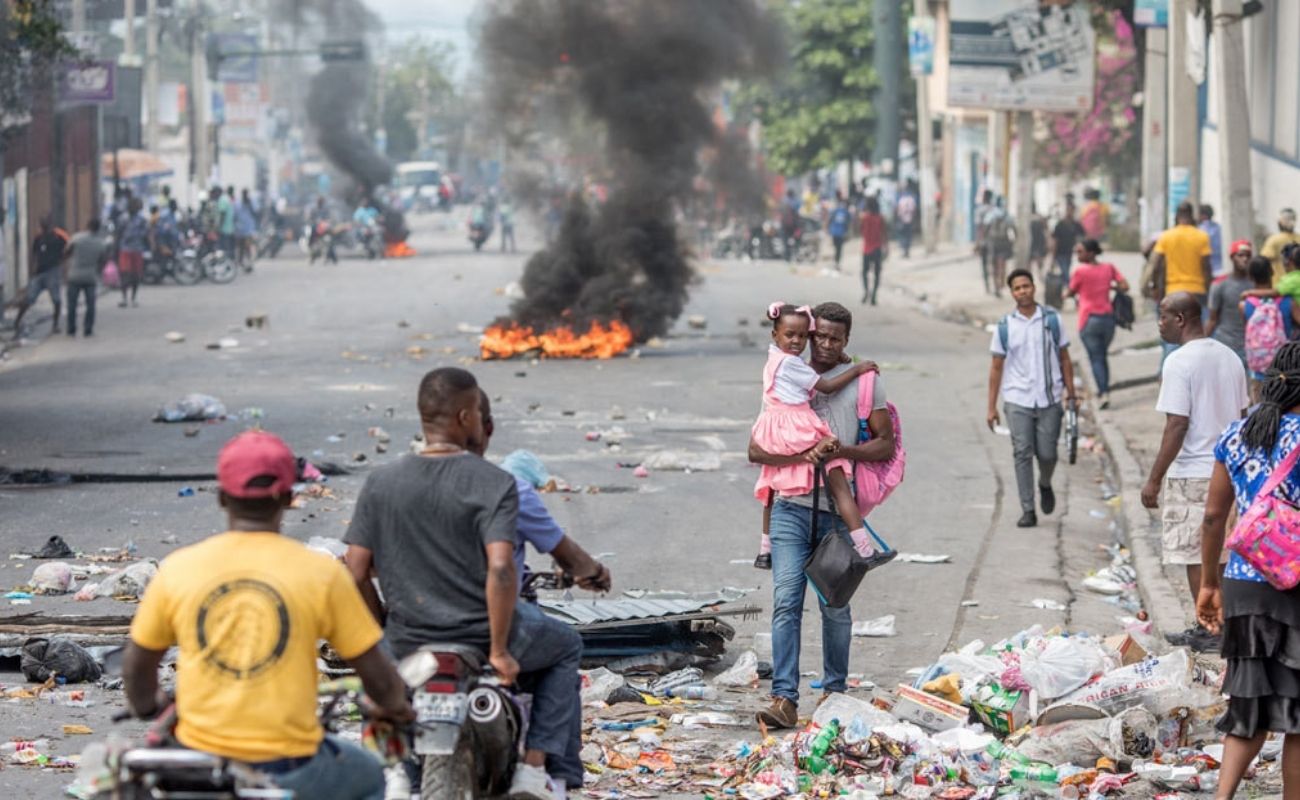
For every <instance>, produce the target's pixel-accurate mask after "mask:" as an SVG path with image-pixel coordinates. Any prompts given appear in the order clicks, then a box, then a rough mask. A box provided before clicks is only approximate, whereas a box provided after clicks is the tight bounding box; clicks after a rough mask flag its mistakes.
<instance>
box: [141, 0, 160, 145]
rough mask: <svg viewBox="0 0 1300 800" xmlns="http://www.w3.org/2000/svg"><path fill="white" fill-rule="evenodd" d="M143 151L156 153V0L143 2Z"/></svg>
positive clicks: (157, 143)
mask: <svg viewBox="0 0 1300 800" xmlns="http://www.w3.org/2000/svg"><path fill="white" fill-rule="evenodd" d="M144 104H145V129H144V142H145V145H144V146H145V149H146V150H148V151H149V152H151V153H155V152H157V151H158V145H159V141H158V0H145V12H144Z"/></svg>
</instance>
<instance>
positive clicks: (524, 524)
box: [472, 389, 611, 789]
mask: <svg viewBox="0 0 1300 800" xmlns="http://www.w3.org/2000/svg"><path fill="white" fill-rule="evenodd" d="M479 405H480V407H481V408H482V410H483V440H482V442H481V446H480V447H475V448H472V449H473V451H474V452H475V453H477V454H478V455H479V456H480V457H482V456H483V454H484V453H486V452H487V448H488V444H489V443H490V442H491V441H492V434H493V432H494V431H495V430H496V423H495V422H494V421H493V419H492V402H491V401H490V400H489V399H488V396H487V392H485V391H483V390H482V389H480V390H479ZM514 479H515V488H516V489H517V490H518V492H519V522H518V524H517V525H516V526H515V571H516V572H517V573H518V574H519V581H520V584H521V585H522V583H523V579H524V574H525V572H527V566H526V565H525V563H524V557H525V552H526V551H525V549H524V548H525V545H532V546H533V549H534V550H536V551H537V552H539V553H544V554H550V556H551V557H552V558H553V559H555V563H556V564H557V565H558V566H559V567H560V570H561V571H562V572H563V574H564V575H565V576H567V577H569V578H571V579H572V580H573V582H574V583H576V584H577V585H578V586H579V587H580V588H582V589H587V590H589V591H593V592H608V591H609V587H610V582H611V581H610V575H609V569H608V568H607V567H606V566H605V565H604V564H602V563H600V562H599V561H597V560H596V559H594V558H592V557H591V556H590V555H589V554H588V553H587V551H586V550H584V549H582V546H581V545H579V544H578V543H577V542H575V541H573V540H572V539H570V538H569V537H568V536H567V535H565V533H564V529H563V528H561V527H560V526H559V524H558V523H556V521H555V519H554V518H553V517H551V512H549V511H547V510H546V505H545V504H544V503H543V502H542V498H541V496H540V495H539V494H538V493H537V489H536V488H535V487H534V486H533V484H532V483H530V482H529V481H528V480H526V479H525V478H522V477H520V476H519V475H514ZM516 608H517V610H516V613H523V614H529V615H530V616H532V615H533V614H535V613H537V614H540V619H538V620H537V621H536V624H537V625H539V626H541V627H542V628H543V629H545V630H547V631H548V633H547V634H546V635H547V636H558V637H565V636H570V635H572V629H571V628H569V626H568V625H565V624H564V623H562V622H559V621H557V620H554V619H551V618H550V617H548V616H546V615H545V614H541V613H540V612H538V610H537V609H536V608H534V607H532V606H530V605H529V604H527V603H524V604H521V605H519V606H517V607H516ZM573 680H574V685H575V686H577V687H579V688H578V690H577V693H575V694H574V697H573V701H574V702H575V703H578V704H579V709H578V713H576V714H575V715H574V716H573V720H572V721H573V725H572V728H571V730H570V731H569V732H568V742H567V746H566V748H565V751H564V755H563V756H562V757H550V756H548V757H547V759H546V771H547V772H548V773H550V775H551V777H552V778H554V779H555V780H556V781H564V783H565V785H567V786H568V787H569V788H570V789H580V788H582V773H583V770H582V759H581V757H580V756H579V751H580V750H582V709H581V696H580V695H581V679H580V678H579V677H578V674H577V672H574V675H573Z"/></svg>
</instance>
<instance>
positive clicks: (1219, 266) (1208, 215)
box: [1196, 203, 1224, 278]
mask: <svg viewBox="0 0 1300 800" xmlns="http://www.w3.org/2000/svg"><path fill="white" fill-rule="evenodd" d="M1196 227H1198V228H1200V229H1201V230H1203V231H1205V235H1206V236H1208V237H1210V274H1211V275H1212V276H1213V277H1216V278H1217V277H1218V276H1220V275H1222V274H1223V273H1224V265H1223V226H1222V225H1220V224H1219V223H1218V222H1216V221H1215V220H1214V207H1213V206H1211V205H1209V204H1208V203H1201V205H1200V206H1199V207H1198V208H1197V209H1196Z"/></svg>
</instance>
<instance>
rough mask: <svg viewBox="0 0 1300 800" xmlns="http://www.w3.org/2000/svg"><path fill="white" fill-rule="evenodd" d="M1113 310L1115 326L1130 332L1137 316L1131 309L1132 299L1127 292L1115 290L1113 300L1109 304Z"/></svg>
mask: <svg viewBox="0 0 1300 800" xmlns="http://www.w3.org/2000/svg"><path fill="white" fill-rule="evenodd" d="M1111 306H1112V307H1113V308H1114V310H1115V324H1116V325H1118V326H1119V327H1121V328H1123V329H1124V330H1126V331H1128V330H1132V329H1133V323H1134V321H1135V320H1136V319H1137V314H1136V313H1135V309H1134V308H1133V298H1132V297H1130V296H1129V294H1128V292H1121V291H1120V290H1118V289H1116V290H1115V299H1114V300H1113V301H1112V302H1111Z"/></svg>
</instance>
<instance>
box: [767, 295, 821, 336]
mask: <svg viewBox="0 0 1300 800" xmlns="http://www.w3.org/2000/svg"><path fill="white" fill-rule="evenodd" d="M788 305H789V303H785V302H782V301H780V300H778V301H776V302H775V303H772V304H770V305H768V307H767V318H768V319H770V320H772V321H773V322H775V321H776V320H778V319H780V318H781V309H783V308H785V307H786V306H788ZM794 313H796V314H803V315H805V316H806V317H808V331H809V332H810V333H811V332H812V331H815V330H817V318H816V317H814V316H813V313H812V308H811V307H810V306H799V307H798V308H796V309H795V310H794Z"/></svg>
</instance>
